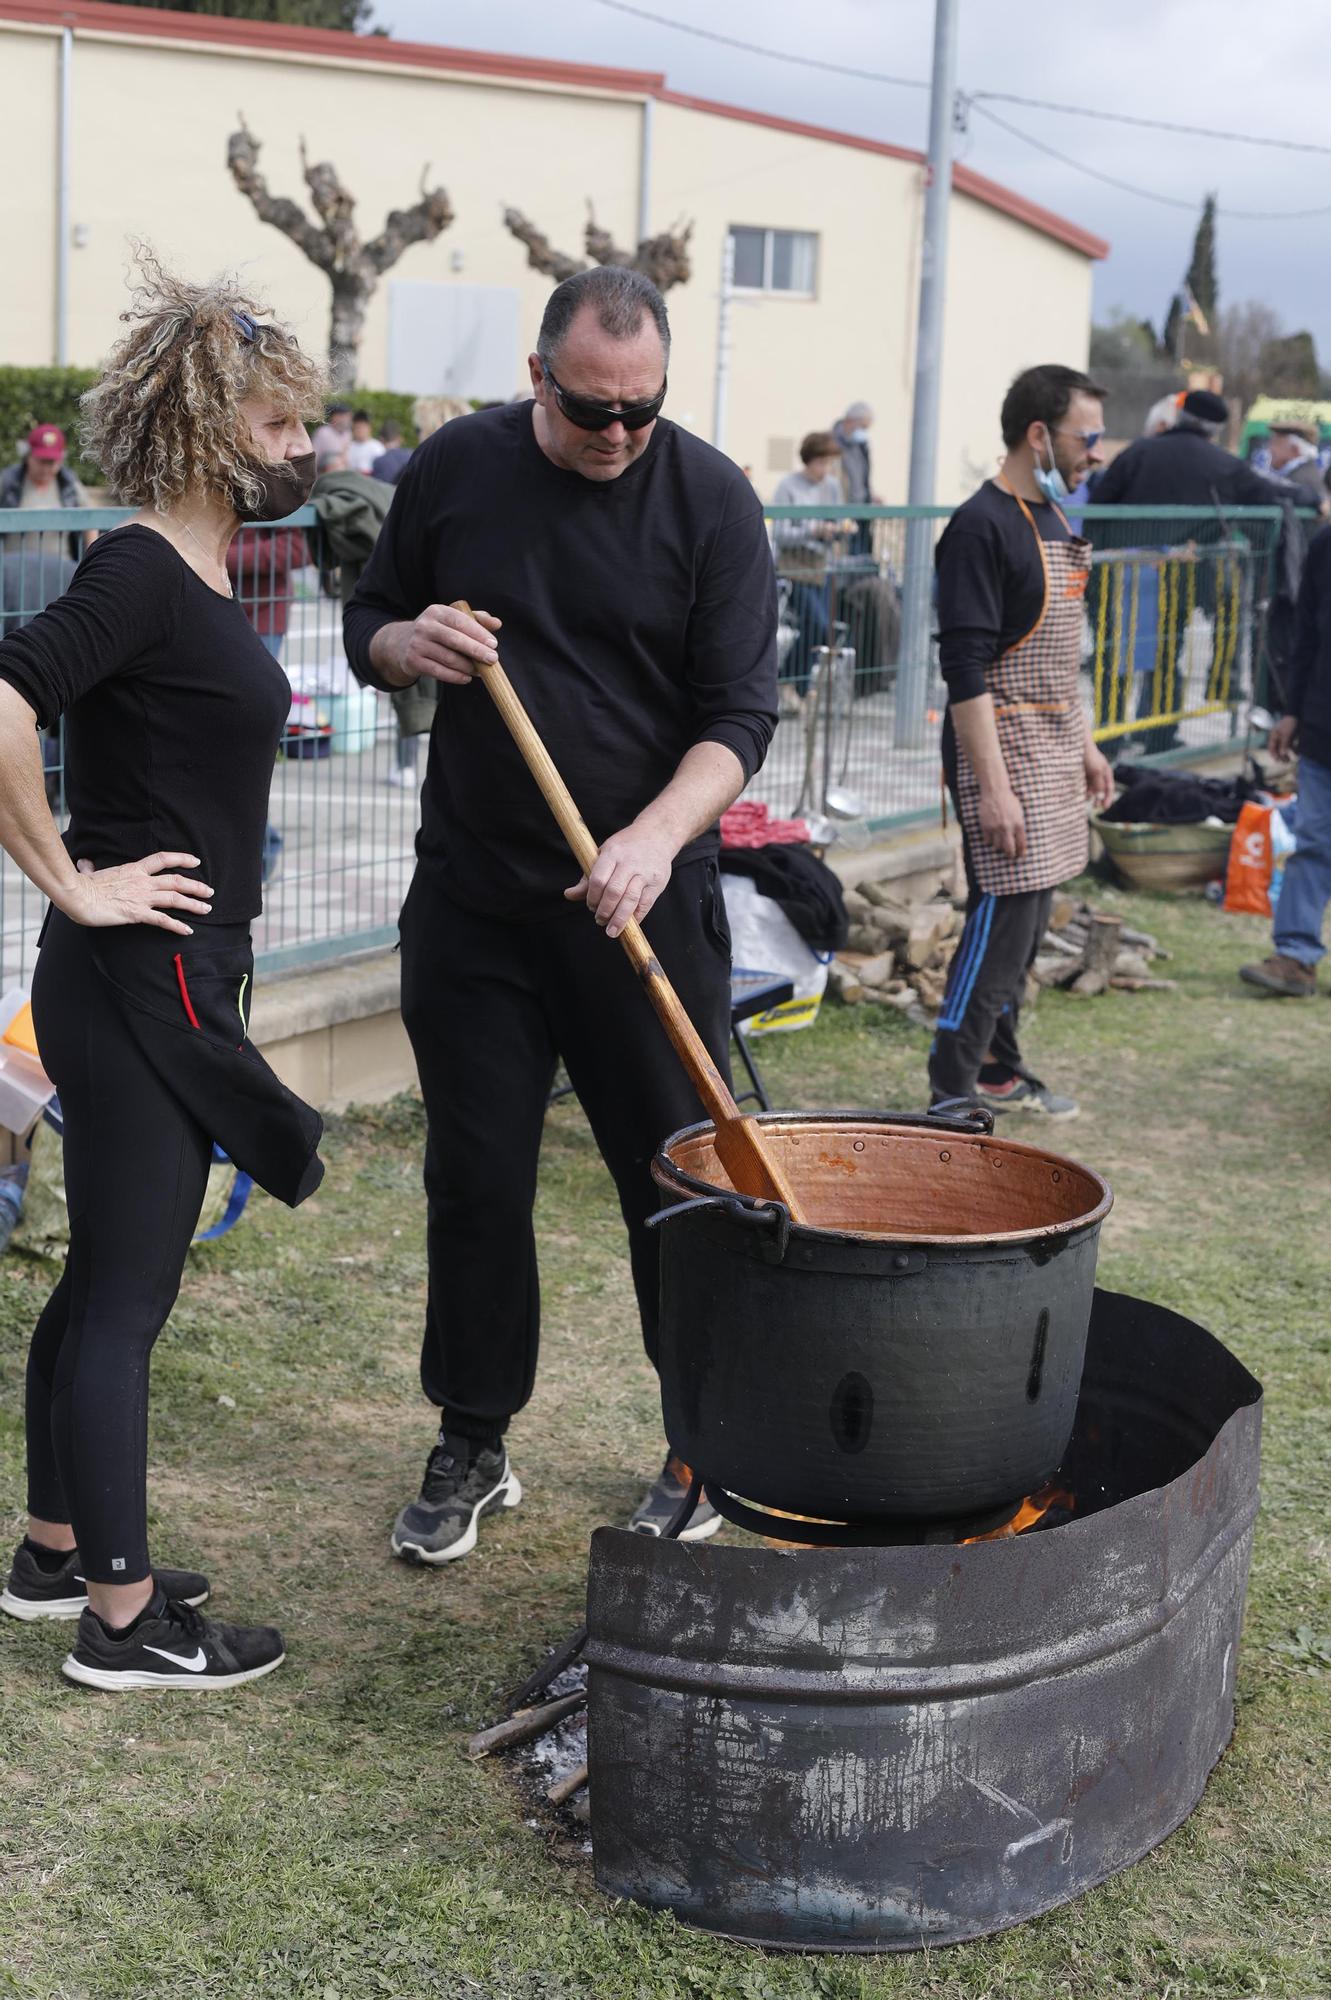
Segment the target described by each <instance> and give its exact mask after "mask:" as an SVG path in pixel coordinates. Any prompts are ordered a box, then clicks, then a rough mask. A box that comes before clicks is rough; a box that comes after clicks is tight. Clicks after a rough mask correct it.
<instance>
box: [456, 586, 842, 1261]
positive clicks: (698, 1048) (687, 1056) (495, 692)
mask: <svg viewBox="0 0 1331 2000" xmlns="http://www.w3.org/2000/svg"><path fill="white" fill-rule="evenodd" d="M453 609H454V610H455V611H465V612H466V613H467V614H468V616H470V615H471V606H470V605H469V604H465V603H463V602H461V601H459V602H457V603H455V604H454V606H453ZM476 673H477V676H478V677H479V679H481V680H482V681H484V683H485V685H486V688H487V689H488V691H489V694H490V697H491V700H492V701H493V702H494V705H495V707H496V708H497V709H498V710H499V713H500V715H501V716H502V717H503V719H504V722H505V724H506V725H507V727H508V731H509V734H510V735H511V736H512V738H513V741H514V742H515V743H516V744H517V746H518V749H519V750H520V751H521V752H522V756H523V759H524V761H525V763H526V765H527V769H528V770H529V771H530V772H531V774H532V776H533V777H534V778H535V780H536V782H537V784H538V785H539V786H540V788H541V792H542V795H543V796H544V799H545V802H546V804H547V805H548V806H549V808H550V810H551V812H552V813H553V814H554V816H555V818H556V820H557V821H558V822H559V830H560V832H561V833H562V834H563V836H564V838H565V840H566V841H567V842H568V844H569V846H570V847H571V848H572V850H573V857H574V859H575V860H576V862H577V864H578V866H579V868H581V870H582V872H583V874H584V875H590V874H591V872H592V866H593V864H594V862H595V860H596V857H597V854H598V853H599V851H600V850H599V849H598V847H597V845H596V842H595V841H594V840H593V839H592V836H591V833H590V831H589V830H588V828H587V825H586V823H585V821H584V820H583V817H582V814H581V813H580V812H579V811H578V808H577V806H576V805H575V804H574V802H573V797H572V794H571V793H570V791H569V789H568V786H567V785H566V784H565V783H564V780H563V779H562V778H561V777H560V775H559V772H558V771H557V770H556V769H555V766H554V763H553V761H552V759H551V757H550V753H549V751H548V750H547V749H546V747H545V745H544V743H542V741H541V739H540V737H539V736H538V735H537V733H536V728H535V725H534V724H533V722H532V719H531V717H530V716H529V715H528V713H527V711H526V709H525V708H524V707H523V705H522V703H521V701H520V700H519V699H518V696H517V693H516V692H515V690H514V687H513V683H512V682H511V681H510V680H509V678H508V675H507V674H506V673H505V672H504V669H503V667H502V666H500V664H499V662H498V661H496V662H495V663H494V665H493V666H486V665H484V664H480V665H478V666H477V668H476ZM619 941H620V943H621V944H622V945H623V947H624V949H625V951H626V952H627V953H628V955H629V958H630V959H631V960H632V962H633V966H634V969H635V970H636V972H637V974H638V977H639V979H641V981H642V983H643V985H644V986H645V987H646V989H647V997H648V999H649V1000H650V1001H651V1003H652V1005H653V1007H655V1009H656V1012H657V1015H658V1016H659V1018H660V1021H661V1025H662V1027H663V1028H664V1029H665V1031H666V1033H667V1035H669V1037H670V1040H671V1043H672V1044H673V1046H674V1050H675V1053H676V1055H677V1056H678V1057H679V1059H680V1061H681V1062H682V1063H683V1065H684V1067H685V1069H686V1070H687V1071H688V1073H689V1077H690V1078H691V1080H692V1083H693V1087H694V1089H695V1090H696V1091H697V1093H698V1096H699V1097H700V1098H701V1100H702V1104H703V1109H704V1110H705V1111H706V1113H707V1116H708V1117H709V1118H710V1119H711V1121H712V1123H713V1125H714V1126H715V1128H716V1153H717V1158H718V1159H719V1160H720V1162H721V1164H722V1166H723V1167H724V1168H725V1170H726V1172H727V1173H728V1174H729V1176H730V1179H731V1183H732V1185H733V1186H734V1187H735V1188H736V1189H737V1190H738V1192H739V1193H740V1194H747V1195H752V1196H754V1197H756V1198H757V1199H758V1200H760V1201H779V1202H783V1203H784V1204H785V1206H786V1208H787V1209H788V1210H789V1211H790V1219H791V1221H792V1222H803V1221H804V1219H805V1218H804V1214H803V1211H802V1209H801V1207H800V1204H799V1202H798V1201H797V1200H796V1198H795V1194H794V1190H793V1189H792V1188H791V1186H790V1184H789V1182H788V1181H787V1179H786V1176H785V1174H784V1172H783V1171H782V1169H781V1167H780V1165H779V1164H778V1162H777V1161H776V1160H774V1159H773V1157H772V1155H771V1153H770V1152H769V1151H768V1149H767V1146H766V1144H765V1143H764V1141H763V1135H762V1131H761V1128H760V1127H759V1125H758V1123H757V1121H756V1120H755V1119H753V1118H751V1117H749V1116H747V1115H746V1114H745V1113H744V1112H742V1111H741V1110H740V1108H739V1106H738V1105H737V1104H736V1102H735V1100H734V1098H733V1097H732V1096H731V1094H730V1091H729V1089H728V1087H727V1085H726V1080H725V1078H724V1077H723V1076H722V1074H721V1072H720V1070H719V1069H718V1068H717V1066H716V1064H715V1063H714V1062H713V1061H712V1058H711V1056H710V1055H709V1054H708V1052H707V1048H706V1045H705V1043H704V1042H703V1039H702V1036H701V1035H700V1034H699V1033H698V1031H697V1029H696V1028H695V1027H694V1025H693V1023H692V1021H691V1020H690V1019H689V1017H688V1015H687V1014H686V1013H685V1011H684V1007H683V1003H682V1002H681V1000H680V997H679V995H678V993H676V991H675V989H674V987H673V986H672V985H671V984H670V981H669V980H668V979H667V978H666V976H665V973H664V972H663V971H662V970H661V965H660V961H659V960H658V959H657V957H656V954H655V952H654V951H653V950H652V948H651V946H650V945H649V944H648V942H647V939H646V937H645V935H644V934H643V929H642V926H641V924H640V923H639V922H638V920H637V918H636V917H630V919H629V921H628V922H627V923H626V924H625V926H624V928H623V930H622V931H621V932H620V934H619Z"/></svg>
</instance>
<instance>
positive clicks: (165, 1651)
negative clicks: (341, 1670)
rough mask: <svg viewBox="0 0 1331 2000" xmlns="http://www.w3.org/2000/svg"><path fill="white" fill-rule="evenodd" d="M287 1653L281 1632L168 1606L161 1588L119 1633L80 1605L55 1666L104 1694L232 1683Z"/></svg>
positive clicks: (265, 1669)
mask: <svg viewBox="0 0 1331 2000" xmlns="http://www.w3.org/2000/svg"><path fill="white" fill-rule="evenodd" d="M286 1656H287V1655H286V1646H285V1645H284V1643H283V1640H282V1634H281V1633H280V1632H277V1631H274V1629H273V1627H272V1626H271V1625H223V1624H221V1623H220V1621H219V1620H217V1619H215V1618H205V1617H203V1616H202V1614H201V1613H199V1612H198V1611H195V1610H193V1609H192V1608H191V1607H190V1606H189V1605H188V1604H173V1603H172V1602H171V1600H170V1598H168V1597H167V1596H166V1595H165V1594H164V1593H163V1591H162V1590H161V1588H160V1586H159V1588H158V1590H157V1593H156V1595H155V1597H154V1598H153V1601H152V1603H151V1605H150V1606H149V1607H148V1610H147V1612H146V1614H145V1615H144V1617H143V1618H142V1619H141V1620H140V1621H139V1622H138V1624H136V1625H134V1626H133V1627H132V1628H131V1629H130V1630H129V1631H127V1632H125V1633H124V1634H123V1635H119V1634H117V1633H115V1632H108V1631H107V1629H106V1627H105V1625H103V1623H102V1621H101V1619H100V1618H98V1617H97V1615H96V1613H95V1612H93V1611H85V1612H84V1613H83V1614H82V1616H81V1617H80V1619H79V1629H78V1633H77V1635H76V1637H75V1640H74V1650H73V1652H72V1653H70V1654H69V1655H68V1656H67V1658H66V1659H65V1660H64V1662H63V1663H62V1666H61V1671H62V1673H64V1674H65V1675H66V1676H67V1677H68V1678H69V1679H70V1680H72V1681H80V1682H81V1683H82V1684H83V1686H84V1687H93V1688H104V1689H106V1690H107V1691H108V1692H113V1691H114V1690H116V1689H118V1688H192V1689H193V1688H232V1687H239V1686H240V1684H241V1682H242V1681H257V1680H258V1679H259V1677H260V1675H262V1674H270V1673H271V1672H272V1671H273V1668H274V1667H280V1666H281V1664H282V1662H283V1660H284V1659H285V1658H286Z"/></svg>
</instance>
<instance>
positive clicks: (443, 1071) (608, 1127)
mask: <svg viewBox="0 0 1331 2000" xmlns="http://www.w3.org/2000/svg"><path fill="white" fill-rule="evenodd" d="M645 928H646V932H647V935H648V937H649V939H650V940H651V943H652V945H653V948H654V950H655V952H656V954H657V957H658V958H659V959H660V961H661V964H662V966H663V967H664V969H665V972H666V974H667V976H668V977H669V978H670V980H671V981H672V982H673V984H674V986H675V988H676V990H677V992H678V993H679V996H680V999H681V1000H682V1001H683V1003H684V1006H685V1008H686V1009H687V1011H688V1013H689V1014H690V1015H691V1017H692V1019H693V1022H694V1025H695V1027H696V1028H697V1030H698V1032H699V1034H700V1035H701V1036H702V1038H703V1040H704V1042H705V1043H706V1044H707V1047H708V1049H709V1051H710V1052H711V1055H712V1057H713V1059H714V1060H715V1061H716V1063H717V1064H718V1066H719V1067H720V1068H721V1070H722V1072H723V1074H725V1075H727V1076H728V1075H729V1066H728V1057H727V1048H728V1043H729V1036H730V934H729V930H728V928H727V925H726V918H725V904H724V900H723V898H722V893H721V886H720V877H719V873H718V870H717V866H716V863H715V862H712V861H697V862H690V863H687V864H686V865H685V866H684V867H682V868H678V869H676V871H675V873H674V875H673V876H672V878H671V880H670V882H669V883H668V884H667V886H666V889H665V890H664V892H663V894H662V895H661V897H660V899H659V900H658V902H657V903H656V905H655V907H654V909H653V910H652V912H651V915H650V916H649V917H648V919H647V923H646V926H645ZM401 930H402V1018H403V1020H404V1022H405V1023H406V1028H407V1032H408V1034H409V1035H410V1037H411V1044H412V1048H413V1050H414V1052H415V1056H416V1065H417V1069H418V1071H419V1073H420V1081H421V1091H422V1093H423V1095H424V1098H425V1110H426V1117H427V1121H428V1128H429V1130H428V1137H427V1142H426V1154H425V1190H426V1197H427V1228H428V1239H427V1240H428V1258H429V1301H428V1305H427V1308H426V1321H425V1338H424V1342H423V1344H422V1348H421V1384H422V1387H423V1388H424V1390H425V1393H426V1395H427V1396H428V1397H429V1399H430V1401H431V1402H432V1403H436V1404H438V1405H439V1406H440V1407H441V1408H442V1409H443V1410H444V1412H445V1416H446V1420H447V1423H448V1426H449V1428H450V1429H451V1430H454V1431H456V1432H458V1433H459V1434H461V1435H463V1436H474V1437H480V1436H486V1435H490V1434H493V1433H495V1432H499V1431H502V1430H503V1429H504V1428H505V1427H506V1425H507V1424H508V1421H509V1419H510V1418H511V1417H512V1416H513V1415H514V1414H515V1413H516V1412H517V1411H518V1410H520V1409H521V1408H522V1406H523V1404H524V1403H525V1402H526V1401H527V1399H528V1397H529V1396H530V1395H531V1391H532V1384H533V1382H534V1380H535V1377H536V1355H537V1345H538V1340H539V1333H540V1290H539V1283H538V1277H537V1268H536V1243H535V1237H534V1234H533V1229H532V1203H533V1201H534V1199H535V1195H536V1169H537V1159H538V1155H539V1152H540V1145H541V1128H542V1124H543V1121H544V1118H545V1108H546V1101H547V1098H548V1096H549V1092H550V1085H551V1081H552V1079H553V1076H554V1070H555V1062H556V1058H557V1057H562V1059H563V1062H564V1066H565V1068H566V1069H567V1071H568V1075H569V1080H570V1082H571V1083H572V1085H573V1088H574V1089H575V1091H576V1092H577V1094H578V1098H579V1101H580V1102H581V1105H582V1108H583V1111H584V1112H585V1113H586V1116H587V1120H588V1123H589V1124H590V1126H591V1128H592V1132H593V1134H594V1136H595V1139H596V1143H597V1145H598V1146H599V1148H600V1150H601V1156H602V1158H603V1159H604V1161H605V1163H606V1165H607V1167H608V1168H609V1169H610V1172H611V1174H612V1175H613V1177H614V1181H615V1185H616V1188H617V1190H618V1193H619V1204H620V1209H621V1211H622V1213H623V1217H624V1221H625V1224H626V1225H627V1228H628V1233H629V1254H630V1258H631V1262H632V1269H633V1283H634V1288H635V1290H636V1292H637V1298H638V1311H639V1314H640V1316H641V1320H642V1331H643V1339H644V1341H645V1343H646V1347H647V1352H648V1355H649V1356H651V1357H652V1358H653V1359H654V1358H655V1352H656V1332H657V1285H658V1269H657V1250H656V1238H655V1236H654V1235H653V1233H652V1232H651V1231H649V1230H647V1229H646V1228H645V1227H644V1223H645V1220H646V1218H647V1216H648V1215H650V1214H652V1213H653V1212H654V1211H655V1209H657V1208H658V1207H659V1206H660V1203H659V1200H658V1195H657V1190H656V1186H655V1184H654V1182H653V1181H652V1178H651V1171H650V1170H651V1161H652V1156H653V1154H654V1153H655V1151H656V1149H657V1147H658V1146H659V1145H660V1143H661V1141H662V1139H664V1138H666V1137H668V1136H669V1134H670V1133H671V1132H674V1131H677V1130H678V1129H679V1127H680V1126H682V1125H689V1124H692V1123H694V1122H695V1121H696V1120H697V1119H699V1118H701V1117H702V1115H703V1113H702V1108H701V1106H700V1105H699V1102H698V1099H697V1097H696V1095H695V1093H694V1090H693V1086H692V1085H691V1084H690V1082H689V1081H688V1078H687V1077H686V1076H685V1074H684V1071H683V1070H682V1069H681V1067H680V1064H679V1060H678V1058H677V1057H676V1055H675V1053H674V1050H673V1049H672V1047H671V1045H670V1043H669V1042H668V1041H667V1039H666V1035H665V1031H664V1029H663V1028H662V1027H661V1026H660V1023H659V1022H658V1021H657V1019H656V1016H655V1014H654V1012H653V1010H652V1007H651V1003H650V1002H649V1000H648V999H647V996H646V994H645V993H644V991H643V989H642V986H641V984H640V983H639V980H638V977H637V975H636V973H635V972H634V970H633V967H632V966H631V965H630V963H629V961H628V958H627V956H626V954H625V952H624V948H623V946H622V945H621V944H620V943H619V941H618V939H611V938H608V937H607V936H606V935H605V932H604V931H603V930H601V929H600V928H599V927H598V926H597V925H596V924H595V923H594V922H593V920H592V918H591V917H590V916H589V915H588V913H587V911H586V910H585V909H583V908H581V907H577V908H574V907H572V906H566V907H565V908H564V909H562V910H558V911H556V912H554V913H553V914H552V915H551V916H549V917H542V918H540V919H538V920H537V921H535V922H525V923H510V922H505V921H501V920H499V919H496V918H492V917H486V916H478V915H475V914H473V913H472V912H469V911H466V910H462V909H459V908H458V906H457V905H456V904H455V903H452V902H450V901H449V900H448V898H447V896H446V895H445V894H444V893H443V891H442V889H441V888H440V887H439V886H438V884H437V881H435V880H432V878H431V875H430V874H429V872H428V871H427V870H426V869H425V868H418V869H417V871H416V875H415V878H414V879H413V881H412V885H411V889H410V892H409V893H408V896H407V900H406V903H405V904H404V906H403V910H402V920H401Z"/></svg>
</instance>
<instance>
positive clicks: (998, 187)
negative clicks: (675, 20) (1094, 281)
mask: <svg viewBox="0 0 1331 2000" xmlns="http://www.w3.org/2000/svg"><path fill="white" fill-rule="evenodd" d="M655 95H656V96H657V97H658V98H659V100H660V102H661V103H662V104H677V105H679V106H680V107H681V109H683V110H686V111H705V112H709V113H710V114H711V115H712V116H713V117H714V118H737V119H739V120H740V122H741V123H743V124H745V125H767V126H770V127H771V128H772V130H773V131H777V132H795V133H798V135H799V136H800V137H801V138H804V139H825V140H826V141H827V142H828V143H829V144H830V145H833V146H854V147H855V148H857V150H858V151H860V152H862V153H879V154H881V155H883V156H884V157H885V158H887V159H890V160H910V161H913V162H914V164H915V165H916V166H920V167H922V166H924V165H925V163H926V162H925V155H924V154H923V153H921V152H917V151H916V150H915V148H914V147H911V146H889V145H888V144H887V143H886V141H885V140H882V139H863V138H861V137H860V136H859V135H858V134H857V133H854V132H837V131H833V130H832V129H831V128H830V127H829V126H826V125H804V124H801V123H800V122H799V120H798V119H794V118H777V117H775V116H773V115H772V114H771V113H770V112H767V111H749V110H746V109H745V108H744V106H742V105H739V104H718V103H717V102H715V101H714V100H713V99H712V98H709V97H687V96H685V95H684V94H683V92H681V91H678V90H658V91H657V92H656V93H655ZM952 186H953V188H954V189H955V191H956V192H957V193H958V194H966V195H970V196H971V198H972V200H974V201H982V202H984V204H985V205H986V207H988V208H996V209H998V211H999V212H1000V214H1003V215H1010V216H1011V217H1012V218H1013V220H1014V221H1016V222H1024V223H1025V224H1026V225H1027V227H1028V228H1030V229H1038V230H1039V232H1040V234H1041V235H1042V236H1052V237H1053V238H1054V239H1055V241H1056V242H1059V243H1065V244H1066V245H1067V247H1068V248H1069V249H1070V250H1079V251H1080V252H1081V254H1082V255H1083V256H1084V257H1091V258H1095V259H1096V260H1099V259H1101V258H1104V257H1107V256H1108V255H1109V245H1108V243H1107V242H1106V241H1105V239H1104V237H1103V236H1093V235H1092V234H1091V232H1090V230H1088V229H1082V228H1080V227H1079V225H1078V224H1077V223H1075V222H1069V221H1068V220H1067V218H1066V217H1065V216H1062V215H1055V214H1054V212H1053V210H1052V209H1049V208H1041V207H1040V205H1039V203H1038V202H1034V201H1027V199H1026V197H1025V196H1024V195H1020V194H1015V193H1014V192H1013V191H1012V189H1011V188H1006V187H1004V186H1003V185H1002V184H1001V182H999V181H991V180H987V179H986V178H985V176H984V175H983V174H977V173H975V172H973V171H972V169H971V168H970V167H961V166H954V167H953V169H952Z"/></svg>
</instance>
